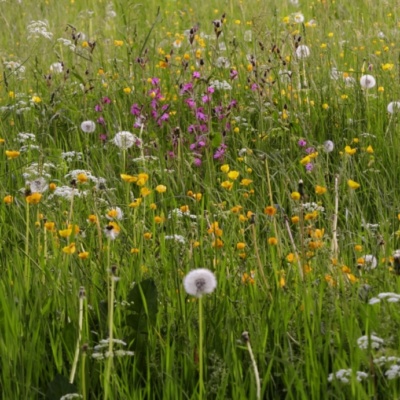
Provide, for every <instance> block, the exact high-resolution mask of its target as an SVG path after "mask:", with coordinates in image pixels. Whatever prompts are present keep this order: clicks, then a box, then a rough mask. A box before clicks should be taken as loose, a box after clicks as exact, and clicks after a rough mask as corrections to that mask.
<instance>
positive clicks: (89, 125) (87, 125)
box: [81, 120, 96, 133]
mask: <svg viewBox="0 0 400 400" xmlns="http://www.w3.org/2000/svg"><path fill="white" fill-rule="evenodd" d="M81 129H82V131H83V132H85V133H92V132H94V131H95V129H96V124H95V123H94V122H93V121H90V120H89V121H83V122H82V123H81Z"/></svg>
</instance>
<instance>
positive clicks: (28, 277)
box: [24, 202, 31, 290]
mask: <svg viewBox="0 0 400 400" xmlns="http://www.w3.org/2000/svg"><path fill="white" fill-rule="evenodd" d="M29 211H30V205H29V203H28V202H27V203H26V216H25V219H26V231H25V263H24V278H25V287H26V288H27V290H29V287H30V280H31V271H30V263H29V235H30V229H29V219H30V212H29Z"/></svg>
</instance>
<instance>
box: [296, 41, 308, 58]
mask: <svg viewBox="0 0 400 400" xmlns="http://www.w3.org/2000/svg"><path fill="white" fill-rule="evenodd" d="M310 54H311V51H310V49H309V47H308V46H306V45H305V44H301V45H300V46H299V47H298V48H297V49H296V56H297V58H299V59H302V58H307V57H309V56H310Z"/></svg>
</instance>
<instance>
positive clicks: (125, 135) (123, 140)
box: [111, 131, 141, 150]
mask: <svg viewBox="0 0 400 400" xmlns="http://www.w3.org/2000/svg"><path fill="white" fill-rule="evenodd" d="M111 141H112V142H113V143H114V144H115V145H116V146H117V147H119V148H120V149H122V150H127V149H129V148H131V147H132V146H133V145H134V144H136V145H137V146H139V147H140V144H141V141H140V139H139V138H138V137H137V136H136V135H134V134H133V133H131V132H128V131H121V132H118V133H117V134H116V135H115V136H114V138H113V139H112V140H111Z"/></svg>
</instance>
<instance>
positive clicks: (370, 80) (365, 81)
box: [360, 75, 376, 89]
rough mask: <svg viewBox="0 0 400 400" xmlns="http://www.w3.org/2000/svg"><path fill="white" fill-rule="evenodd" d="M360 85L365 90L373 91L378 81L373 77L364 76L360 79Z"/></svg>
mask: <svg viewBox="0 0 400 400" xmlns="http://www.w3.org/2000/svg"><path fill="white" fill-rule="evenodd" d="M360 85H361V87H362V88H363V89H372V88H373V87H374V86H375V85H376V80H375V78H374V77H373V76H372V75H363V76H362V77H361V78H360Z"/></svg>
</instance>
